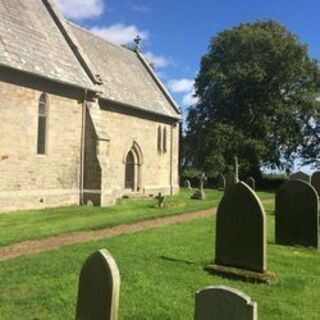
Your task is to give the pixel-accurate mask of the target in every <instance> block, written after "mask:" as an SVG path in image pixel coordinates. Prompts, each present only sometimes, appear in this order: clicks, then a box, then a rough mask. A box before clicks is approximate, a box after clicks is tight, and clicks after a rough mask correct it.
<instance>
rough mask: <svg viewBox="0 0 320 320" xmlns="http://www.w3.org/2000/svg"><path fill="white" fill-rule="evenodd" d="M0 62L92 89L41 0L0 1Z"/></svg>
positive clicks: (91, 84) (88, 79)
mask: <svg viewBox="0 0 320 320" xmlns="http://www.w3.org/2000/svg"><path fill="white" fill-rule="evenodd" d="M0 65H4V66H7V67H11V68H13V69H16V70H21V71H25V72H28V73H31V74H35V75H38V76H41V77H44V78H48V79H52V80H54V81H58V82H61V83H68V84H72V85H74V86H77V87H82V88H87V89H93V90H94V85H93V82H92V81H91V80H90V78H89V77H88V75H87V73H86V71H85V70H84V68H83V67H82V66H81V64H80V63H79V60H78V59H77V57H76V55H75V53H74V52H73V50H72V49H71V47H70V45H69V44H68V42H67V41H66V39H65V37H64V36H63V34H62V33H61V30H60V29H59V27H58V26H57V24H56V23H55V21H54V19H53V17H52V15H51V13H50V12H49V11H48V8H47V7H46V5H45V3H44V2H43V1H41V0H24V1H18V0H0Z"/></svg>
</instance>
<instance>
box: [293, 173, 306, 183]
mask: <svg viewBox="0 0 320 320" xmlns="http://www.w3.org/2000/svg"><path fill="white" fill-rule="evenodd" d="M290 180H302V181H305V182H308V183H310V176H309V175H308V174H306V173H304V172H302V171H299V172H296V173H293V174H292V175H291V176H290Z"/></svg>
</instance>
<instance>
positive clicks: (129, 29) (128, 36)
mask: <svg viewBox="0 0 320 320" xmlns="http://www.w3.org/2000/svg"><path fill="white" fill-rule="evenodd" d="M91 31H92V32H93V33H95V34H96V35H98V36H100V37H102V38H105V39H107V40H109V41H111V42H113V43H116V44H129V43H131V42H133V40H134V39H135V38H136V36H137V35H139V36H140V37H141V39H142V40H146V39H148V38H149V32H148V31H145V30H139V29H138V28H137V27H136V26H134V25H130V26H127V25H125V24H122V23H117V24H113V25H111V26H109V27H94V28H92V29H91Z"/></svg>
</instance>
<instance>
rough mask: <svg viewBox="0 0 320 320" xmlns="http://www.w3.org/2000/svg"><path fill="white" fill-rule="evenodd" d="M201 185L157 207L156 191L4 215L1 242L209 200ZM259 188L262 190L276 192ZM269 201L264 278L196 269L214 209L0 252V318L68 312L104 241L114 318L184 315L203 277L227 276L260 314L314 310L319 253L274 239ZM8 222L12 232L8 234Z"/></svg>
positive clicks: (205, 260)
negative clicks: (126, 230) (116, 277)
mask: <svg viewBox="0 0 320 320" xmlns="http://www.w3.org/2000/svg"><path fill="white" fill-rule="evenodd" d="M206 193H207V196H208V198H207V200H205V201H196V200H193V201H191V200H189V196H190V191H188V190H183V191H182V192H181V194H180V195H178V196H175V197H169V198H167V199H166V201H165V202H166V205H165V207H164V208H162V209H159V208H156V206H155V202H154V200H124V201H121V203H119V204H118V205H117V206H116V207H114V208H104V209H103V208H65V209H55V210H45V211H38V212H37V211H34V212H29V213H26V214H25V213H14V214H9V215H2V216H1V217H0V221H1V230H2V235H3V236H4V237H3V236H1V245H2V246H3V245H4V244H9V243H14V242H17V241H23V240H26V239H40V238H43V237H47V236H49V235H53V234H54V235H57V234H62V233H67V232H70V231H75V230H87V229H97V228H105V227H108V226H112V225H115V224H117V223H133V222H134V221H138V220H141V219H152V218H154V217H156V216H165V215H173V214H181V213H183V212H186V211H192V210H202V209H205V208H208V207H209V208H210V207H211V208H212V207H215V206H216V205H217V203H218V201H219V199H220V198H221V195H222V193H221V192H218V191H214V190H207V191H206ZM258 194H259V196H260V197H261V199H264V200H267V199H270V198H273V196H274V195H273V194H271V193H264V192H260V193H258ZM273 206H274V205H273V203H270V201H267V204H266V206H265V207H266V209H267V210H266V212H267V239H268V241H267V244H268V245H267V255H268V270H269V271H272V272H275V273H276V274H277V278H278V280H277V282H276V283H274V284H272V285H264V284H252V283H249V282H243V281H239V280H231V279H227V278H223V277H220V276H215V275H211V274H208V273H206V272H205V271H203V267H204V266H206V265H208V264H209V263H210V262H211V261H212V259H213V258H214V248H215V245H214V241H215V237H214V232H215V219H216V218H215V217H210V218H200V219H195V220H193V221H191V222H190V221H189V222H183V223H177V224H174V225H170V226H164V227H159V228H157V229H154V230H148V231H143V232H139V233H136V234H131V235H122V236H118V237H113V238H109V239H104V240H99V241H94V242H89V243H86V244H78V245H72V246H67V247H63V248H60V249H58V250H55V251H51V252H46V253H42V254H37V255H33V256H28V257H20V258H17V259H13V260H9V261H3V262H0V278H1V289H0V301H1V304H0V315H1V317H0V318H1V320H7V319H10V320H12V319H21V320H26V319H30V320H31V319H32V320H36V319H39V320H40V319H41V320H42V319H44V320H50V319H57V320H58V319H73V318H74V316H75V308H76V299H77V286H78V277H79V272H80V269H81V266H82V264H83V262H84V260H85V259H86V258H87V257H88V256H89V255H90V254H91V253H92V252H94V251H96V250H98V249H100V248H107V249H108V250H109V251H110V252H111V253H112V255H113V257H114V258H115V260H116V262H117V264H118V267H119V270H120V274H121V291H120V292H121V294H120V309H119V310H120V319H130V320H134V319H137V320H138V319H139V320H141V319H190V320H191V319H193V313H194V295H195V293H196V292H197V291H198V290H200V289H203V288H204V287H206V286H210V285H226V286H229V287H233V288H236V289H239V290H241V291H243V292H245V293H246V294H248V295H249V296H250V297H251V298H252V299H253V301H256V302H257V303H258V311H259V319H260V320H261V319H262V320H263V319H279V320H282V319H283V320H285V319H286V320H287V319H290V320H301V319H308V320H312V319H318V314H319V313H320V306H319V304H318V293H319V287H320V255H319V254H318V253H317V251H316V250H313V249H305V248H298V247H285V246H277V245H275V239H274V225H275V223H274V215H273V211H274V207H273ZM130 212H131V215H130ZM29 220H30V221H29ZM65 221H66V223H64V222H65ZM19 223H20V225H19ZM45 226H46V227H45ZM32 228H33V229H32ZM12 229H13V230H15V231H13V230H12ZM32 230H33V231H32ZM14 232H16V236H18V238H14Z"/></svg>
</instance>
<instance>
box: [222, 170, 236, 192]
mask: <svg viewBox="0 0 320 320" xmlns="http://www.w3.org/2000/svg"><path fill="white" fill-rule="evenodd" d="M224 178H225V190H226V191H227V190H229V189H230V188H231V187H233V186H234V185H235V184H236V183H237V182H238V181H237V178H236V176H235V174H234V173H233V172H227V173H226V174H225V176H224Z"/></svg>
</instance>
